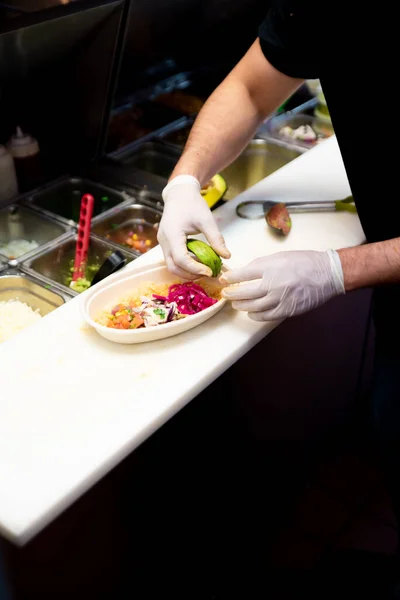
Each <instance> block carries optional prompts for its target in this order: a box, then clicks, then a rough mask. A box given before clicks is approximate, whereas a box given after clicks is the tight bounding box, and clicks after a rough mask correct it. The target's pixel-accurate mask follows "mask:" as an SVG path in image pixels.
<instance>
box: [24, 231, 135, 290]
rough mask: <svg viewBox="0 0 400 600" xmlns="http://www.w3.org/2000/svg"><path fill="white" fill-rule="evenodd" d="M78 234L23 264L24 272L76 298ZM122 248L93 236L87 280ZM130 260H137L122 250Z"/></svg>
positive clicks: (87, 264)
mask: <svg viewBox="0 0 400 600" xmlns="http://www.w3.org/2000/svg"><path fill="white" fill-rule="evenodd" d="M76 240H77V236H76V235H66V236H65V237H64V239H63V240H60V241H59V243H58V244H57V246H52V247H51V248H46V249H45V250H43V252H42V253H39V254H37V255H35V256H33V257H32V258H31V259H29V260H28V261H26V262H24V263H23V264H22V267H21V268H22V270H23V271H24V272H27V273H29V274H31V275H33V276H35V275H36V276H37V275H39V276H41V277H43V278H45V279H46V281H48V282H49V283H51V282H55V283H56V284H58V285H60V286H62V289H64V290H65V291H66V292H67V293H69V294H73V295H76V294H77V293H79V292H77V291H76V290H72V289H71V288H70V287H69V285H70V283H71V281H72V273H73V269H74V259H75V247H76ZM117 248H118V249H119V248H120V247H119V246H116V245H114V244H111V243H110V242H107V241H106V240H102V239H100V238H97V237H96V236H94V235H91V236H90V243H89V250H88V258H87V263H86V268H85V278H86V279H87V280H88V281H89V282H91V281H92V280H93V277H94V276H95V274H96V273H97V271H98V270H99V268H100V267H101V265H102V264H103V262H104V261H105V260H106V258H108V256H110V255H111V254H112V253H113V251H114V250H116V249H117ZM122 252H123V254H124V255H125V256H126V258H127V262H131V261H132V260H134V259H135V258H136V257H137V254H134V253H133V252H132V251H122Z"/></svg>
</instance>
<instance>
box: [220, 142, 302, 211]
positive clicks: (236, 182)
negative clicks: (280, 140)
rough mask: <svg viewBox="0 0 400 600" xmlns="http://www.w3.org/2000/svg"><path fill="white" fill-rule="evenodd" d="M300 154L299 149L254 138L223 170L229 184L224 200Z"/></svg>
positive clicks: (232, 196)
mask: <svg viewBox="0 0 400 600" xmlns="http://www.w3.org/2000/svg"><path fill="white" fill-rule="evenodd" d="M300 154H301V153H300V152H299V151H297V150H294V149H289V148H285V147H282V146H278V145H277V144H274V143H272V142H268V141H266V140H259V139H255V140H252V141H251V142H250V143H249V144H248V145H247V147H246V148H245V149H244V150H243V152H242V154H241V155H240V156H238V158H237V159H236V160H234V161H233V163H232V164H231V165H229V166H228V167H226V169H224V170H223V171H222V172H221V175H222V177H223V178H224V179H225V181H226V183H227V186H228V189H227V191H226V192H225V195H224V200H232V199H233V198H235V197H236V196H238V195H239V194H240V193H241V192H244V191H245V190H247V189H248V188H249V187H251V186H252V185H255V184H256V183H258V182H259V181H261V179H264V177H267V176H268V175H271V173H274V172H275V171H277V170H278V169H280V168H281V167H283V166H284V165H286V164H288V163H289V162H290V161H292V160H293V159H294V158H297V157H298V156H300Z"/></svg>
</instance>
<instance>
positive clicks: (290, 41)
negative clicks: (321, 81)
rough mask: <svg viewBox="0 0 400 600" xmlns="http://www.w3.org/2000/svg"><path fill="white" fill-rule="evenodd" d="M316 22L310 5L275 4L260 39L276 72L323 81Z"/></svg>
mask: <svg viewBox="0 0 400 600" xmlns="http://www.w3.org/2000/svg"><path fill="white" fill-rule="evenodd" d="M315 21H316V17H315V16H314V12H313V10H312V6H311V3H310V2H306V1H305V0H304V1H303V2H298V1H296V0H272V2H271V6H270V9H269V11H268V14H267V16H266V17H265V19H264V21H263V22H262V23H261V25H260V27H259V30H258V35H259V38H260V45H261V49H262V51H263V53H264V55H265V57H266V58H267V60H268V61H269V62H270V63H271V64H272V66H273V67H275V69H277V70H278V71H280V72H281V73H284V74H285V75H288V76H289V77H298V78H301V79H318V78H319V77H320V69H319V61H318V50H317V49H318V40H316V35H315V33H316V31H318V29H319V28H318V29H317V28H316V23H315Z"/></svg>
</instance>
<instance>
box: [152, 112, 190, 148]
mask: <svg viewBox="0 0 400 600" xmlns="http://www.w3.org/2000/svg"><path fill="white" fill-rule="evenodd" d="M193 123H194V119H187V121H186V122H184V123H181V124H179V126H177V127H174V128H173V129H170V130H168V131H165V132H163V133H161V134H160V135H159V136H158V138H159V140H161V141H162V142H163V143H164V144H166V145H168V146H170V147H172V148H177V149H179V150H180V151H182V150H183V148H184V146H185V144H186V142H187V140H188V137H189V134H190V131H191V129H192V127H193Z"/></svg>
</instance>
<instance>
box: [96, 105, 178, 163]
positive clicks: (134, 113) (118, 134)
mask: <svg viewBox="0 0 400 600" xmlns="http://www.w3.org/2000/svg"><path fill="white" fill-rule="evenodd" d="M183 117H184V115H183V113H182V112H180V111H179V110H176V109H174V108H170V107H169V106H165V105H162V104H161V103H158V102H157V101H148V102H143V103H140V104H136V105H135V106H132V105H131V106H125V107H121V108H120V109H118V111H116V112H115V113H114V114H113V115H112V117H111V121H110V126H109V129H108V136H107V147H106V152H107V153H110V152H115V151H118V150H119V149H123V148H125V147H126V146H129V145H131V144H134V143H135V142H137V143H140V142H141V141H144V140H145V139H148V138H152V137H154V136H155V135H157V133H158V132H159V131H162V130H163V129H164V128H166V127H169V126H170V125H172V124H173V123H176V122H178V121H179V120H180V119H182V118H183Z"/></svg>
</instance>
